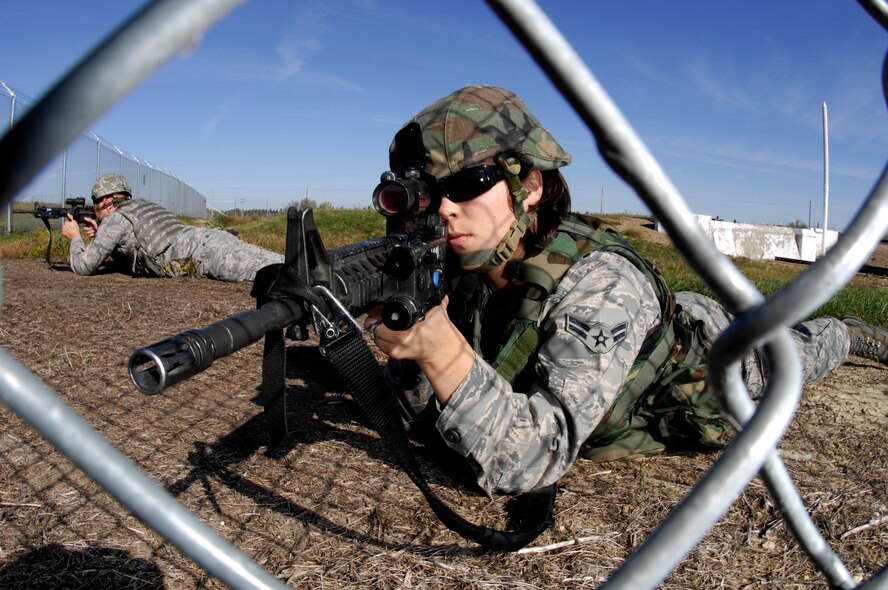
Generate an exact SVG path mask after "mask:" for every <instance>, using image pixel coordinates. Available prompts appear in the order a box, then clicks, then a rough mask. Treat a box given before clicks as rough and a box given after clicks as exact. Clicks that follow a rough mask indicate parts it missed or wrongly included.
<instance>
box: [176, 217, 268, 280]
mask: <svg viewBox="0 0 888 590" xmlns="http://www.w3.org/2000/svg"><path fill="white" fill-rule="evenodd" d="M197 234H198V235H197V236H196V238H197V243H196V244H195V248H194V254H193V256H194V258H195V259H196V260H197V261H198V271H199V272H200V273H201V274H204V275H206V276H208V277H210V278H213V279H219V280H222V281H252V280H253V278H254V277H255V276H256V271H258V270H259V269H260V268H262V267H263V266H268V265H269V264H277V263H281V262H283V261H284V255H283V254H277V253H275V252H272V251H271V250H266V249H265V248H260V247H259V246H256V245H254V244H248V243H246V242H244V241H242V240H240V239H238V238H237V237H235V236H233V235H231V234H230V233H228V232H226V231H222V230H218V229H201V230H198V232H197Z"/></svg>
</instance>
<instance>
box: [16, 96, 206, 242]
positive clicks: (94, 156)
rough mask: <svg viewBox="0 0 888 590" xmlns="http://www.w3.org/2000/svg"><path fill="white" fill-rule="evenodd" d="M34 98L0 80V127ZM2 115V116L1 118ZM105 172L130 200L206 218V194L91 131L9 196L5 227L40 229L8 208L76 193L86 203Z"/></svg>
mask: <svg viewBox="0 0 888 590" xmlns="http://www.w3.org/2000/svg"><path fill="white" fill-rule="evenodd" d="M35 102H36V101H35V100H34V99H32V98H30V97H28V96H26V95H24V94H22V93H21V92H20V91H18V90H16V89H15V88H14V87H11V86H9V85H7V84H6V83H5V82H4V81H2V80H0V117H2V118H0V121H2V123H0V128H2V129H4V130H5V129H7V128H11V127H13V125H14V124H15V123H16V122H17V121H18V120H19V119H21V118H22V117H24V116H25V115H26V114H27V112H28V110H30V109H31V108H32V107H33V106H34V104H35ZM6 114H8V117H5V116H3V115H6ZM7 125H8V127H7ZM109 172H117V173H119V174H123V175H124V176H126V177H127V179H128V180H129V181H130V186H132V189H133V198H136V199H147V200H149V201H153V202H155V203H158V204H160V205H162V206H163V207H165V208H167V209H169V210H170V211H172V212H174V213H176V214H177V215H187V216H189V217H197V218H201V219H203V218H204V217H206V197H204V195H202V194H201V193H200V192H199V191H198V190H197V189H195V188H194V187H192V186H191V185H189V184H188V183H187V182H185V181H184V180H182V179H181V178H178V177H177V176H175V175H174V174H171V173H170V172H167V171H166V170H163V169H160V168H157V167H156V166H152V165H151V163H150V162H148V161H146V160H142V159H140V158H139V157H138V156H136V155H135V154H127V153H124V152H123V150H121V149H120V148H119V147H117V146H116V145H114V144H113V143H111V142H109V141H108V140H106V139H104V138H102V137H99V136H98V135H96V133H95V132H93V131H86V132H84V133H82V134H80V135H78V136H77V137H75V138H74V139H73V141H71V143H70V144H68V145H66V146H65V147H64V148H63V149H62V150H61V152H60V153H58V154H57V155H55V157H54V158H53V159H52V160H51V161H50V162H49V163H48V164H47V165H46V166H45V167H44V168H43V169H42V171H41V172H40V173H39V174H37V175H36V176H35V177H34V178H33V179H32V180H31V181H30V182H29V183H28V184H27V185H26V186H25V187H24V188H23V189H22V190H21V191H20V192H19V193H18V194H16V195H15V200H14V201H10V202H8V203H7V204H6V207H4V208H3V217H4V220H3V224H4V226H5V229H6V231H7V232H11V231H29V230H31V229H35V228H42V227H43V224H42V223H41V222H40V220H38V219H36V218H34V217H33V216H28V215H22V214H13V211H24V210H33V208H34V207H33V205H34V203H40V204H41V205H64V203H65V199H70V198H76V197H85V198H86V201H87V203H89V195H90V190H91V189H92V185H93V183H94V182H95V180H96V178H98V177H99V176H101V175H102V174H107V173H109Z"/></svg>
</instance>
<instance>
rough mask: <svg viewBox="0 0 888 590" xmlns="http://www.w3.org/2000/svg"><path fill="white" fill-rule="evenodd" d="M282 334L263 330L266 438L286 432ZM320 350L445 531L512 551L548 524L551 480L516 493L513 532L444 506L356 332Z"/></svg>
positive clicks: (385, 383)
mask: <svg viewBox="0 0 888 590" xmlns="http://www.w3.org/2000/svg"><path fill="white" fill-rule="evenodd" d="M285 349H286V347H285V346H284V342H283V334H282V333H281V332H279V331H275V332H270V333H269V334H267V335H266V342H265V352H264V357H263V363H262V374H263V375H262V391H263V393H265V394H267V395H268V397H266V400H268V402H267V404H266V411H267V412H268V418H269V431H270V434H271V436H272V441H275V440H276V441H277V442H280V440H281V439H282V438H283V437H284V436H286V432H287V424H286V401H285V398H286V393H285V388H286V387H285V381H284V378H285V377H284V376H285V362H286V361H285V355H286V350H285ZM324 353H325V355H326V356H327V358H328V360H329V361H330V362H331V363H332V364H333V366H334V367H335V368H336V370H337V371H339V374H340V375H341V376H342V377H343V379H344V380H345V382H346V384H347V385H348V387H349V390H350V391H351V393H352V395H353V396H354V398H355V401H357V403H358V405H359V406H360V407H361V409H362V410H363V411H364V413H365V414H366V415H367V417H368V418H369V419H370V421H371V423H372V425H373V427H374V428H375V429H376V430H377V432H378V433H379V436H380V438H381V439H382V440H383V442H385V444H386V446H387V447H388V449H389V451H390V452H391V453H392V454H393V455H394V456H395V458H396V459H397V461H398V462H399V463H400V464H401V466H402V467H403V468H404V471H406V472H407V475H408V476H409V477H410V479H411V480H413V483H414V484H415V485H416V487H418V488H419V490H420V491H421V492H422V494H423V496H425V498H426V501H427V502H428V503H429V506H430V507H431V509H432V511H433V512H434V513H435V514H436V515H437V517H438V518H439V519H440V520H441V522H443V523H444V524H445V525H446V526H447V528H449V529H450V530H451V531H453V532H455V533H457V534H459V535H460V536H461V537H463V538H465V539H468V540H470V541H473V542H475V543H478V544H479V545H481V546H482V547H485V548H487V549H491V550H495V551H515V550H517V549H520V548H521V547H524V546H525V545H527V544H528V543H530V542H531V541H533V540H534V539H535V538H536V537H537V536H539V535H540V533H542V532H543V531H544V530H546V529H547V528H549V527H550V526H551V525H552V522H553V520H554V516H553V512H554V506H555V485H554V484H553V485H550V486H547V487H545V488H542V489H540V490H535V491H533V492H530V493H528V494H524V495H522V496H520V497H519V498H520V502H521V506H520V508H521V510H522V513H520V514H519V516H518V517H517V518H516V521H517V526H516V529H515V530H514V531H499V530H494V529H491V528H488V527H486V526H483V525H477V524H473V523H471V522H469V521H467V520H465V519H464V518H463V517H461V516H460V515H459V514H457V513H456V512H454V511H453V509H451V508H450V507H449V506H447V505H446V504H445V503H444V502H443V501H442V500H441V499H440V498H438V496H437V495H435V493H434V492H433V491H432V489H431V488H430V487H429V485H428V483H427V481H426V479H425V476H424V475H423V474H422V471H421V469H420V467H419V464H418V463H417V461H416V458H415V457H414V456H413V451H412V449H411V445H410V441H409V438H408V436H407V430H406V428H405V427H404V422H403V420H402V419H401V414H400V412H399V410H398V406H397V401H396V400H395V398H394V396H393V395H392V392H391V389H390V386H389V383H388V380H387V379H386V377H385V375H384V374H383V371H382V367H381V366H380V364H379V361H377V360H376V358H375V357H374V356H373V353H372V352H371V350H370V347H369V346H368V345H367V343H366V341H365V340H364V339H363V337H362V336H361V334H360V333H358V332H357V331H354V330H350V331H347V332H345V333H344V334H343V335H341V336H339V337H338V338H336V339H335V340H333V341H331V342H329V343H325V344H324Z"/></svg>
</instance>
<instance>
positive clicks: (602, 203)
mask: <svg viewBox="0 0 888 590" xmlns="http://www.w3.org/2000/svg"><path fill="white" fill-rule="evenodd" d="M598 213H599V215H604V185H603V184H602V185H601V208H600V210H599V211H598Z"/></svg>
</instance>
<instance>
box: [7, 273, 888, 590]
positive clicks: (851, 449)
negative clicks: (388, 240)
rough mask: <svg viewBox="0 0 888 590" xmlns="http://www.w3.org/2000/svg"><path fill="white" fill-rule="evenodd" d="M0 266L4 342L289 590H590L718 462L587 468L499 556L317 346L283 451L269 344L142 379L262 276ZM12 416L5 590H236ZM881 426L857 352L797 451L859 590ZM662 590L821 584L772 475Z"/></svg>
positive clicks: (802, 487) (879, 522) (883, 540)
mask: <svg viewBox="0 0 888 590" xmlns="http://www.w3.org/2000/svg"><path fill="white" fill-rule="evenodd" d="M886 266H888V265H886ZM2 268H3V273H4V281H3V296H4V298H3V307H2V315H0V344H2V345H3V346H4V347H5V348H6V349H7V350H8V351H9V352H10V354H12V355H13V356H14V357H15V358H17V359H18V360H19V361H20V362H21V363H22V364H23V365H24V366H26V367H28V368H29V369H30V370H31V371H33V372H34V373H35V374H36V375H38V376H39V377H40V378H41V379H43V380H44V381H45V382H46V383H48V384H49V385H50V386H51V387H52V388H53V389H54V390H55V391H57V392H58V394H59V396H60V397H61V398H62V399H63V400H64V401H65V402H67V403H68V404H69V405H70V406H71V407H72V408H73V409H74V410H75V411H77V412H78V413H79V414H80V415H81V416H83V417H84V418H85V419H86V420H87V421H88V422H89V423H90V424H91V425H92V426H93V427H94V428H95V429H96V430H97V431H98V432H99V433H101V434H102V435H103V436H104V437H106V438H107V439H108V440H109V441H110V442H111V443H112V444H114V445H115V446H117V447H118V448H119V449H120V450H121V451H122V452H123V453H124V454H126V455H127V456H128V457H130V458H131V459H132V461H133V462H134V463H136V464H137V465H138V466H139V467H140V468H141V469H142V470H143V471H144V472H145V473H146V474H147V475H148V476H149V477H150V478H152V479H153V480H154V481H156V482H157V483H158V484H159V485H161V486H163V487H164V488H166V489H167V490H168V491H169V492H170V493H171V494H172V495H173V496H175V497H176V498H177V499H178V500H179V501H180V502H182V503H183V504H184V505H185V506H187V507H188V508H189V509H191V510H192V511H193V512H194V513H195V514H197V515H198V516H199V517H200V518H201V519H203V520H204V521H205V522H207V523H208V524H209V525H210V526H211V527H212V528H213V529H215V530H216V531H218V533H219V534H220V535H222V536H223V537H224V538H225V539H227V540H229V541H230V542H231V543H233V544H234V545H235V546H237V547H238V548H239V549H241V550H242V551H243V552H244V553H245V554H246V555H247V556H249V557H250V558H252V559H254V560H255V561H256V562H257V563H259V564H260V565H261V566H262V567H264V568H265V569H267V570H268V571H269V572H271V573H272V574H273V575H275V576H277V577H278V578H280V579H281V580H282V581H284V582H285V583H287V584H288V585H289V586H291V587H294V588H329V589H339V588H356V587H360V588H365V587H367V588H472V589H476V588H477V589H480V588H506V587H509V588H564V587H567V588H593V587H596V586H598V585H599V584H601V583H602V582H603V581H604V580H605V579H606V578H607V576H608V575H609V573H610V572H611V571H612V570H613V569H614V568H616V567H617V566H619V564H620V563H621V562H622V561H623V560H624V559H625V558H626V557H627V556H628V555H629V554H630V553H631V552H632V550H633V548H635V547H637V546H638V545H639V544H640V543H641V542H642V541H643V540H644V539H645V538H646V537H647V536H648V534H649V533H650V532H651V531H652V530H653V529H654V528H655V527H656V525H657V524H658V523H659V522H660V521H661V520H662V519H663V518H664V517H665V516H666V515H667V514H668V513H669V512H670V511H671V510H672V509H673V508H674V507H675V506H676V505H677V503H678V502H679V501H680V500H681V498H682V497H683V496H684V495H685V494H686V493H687V492H688V490H690V489H691V487H692V486H693V485H694V484H695V482H697V481H698V479H699V478H700V477H701V476H702V475H703V474H704V473H705V471H706V469H707V468H708V466H709V465H710V464H711V463H712V462H713V460H714V459H715V457H716V456H715V455H712V454H708V455H704V454H673V455H667V456H661V457H656V458H650V459H645V460H641V461H635V462H626V463H612V464H592V463H588V462H584V461H580V462H579V463H578V464H577V465H575V466H574V467H573V468H572V469H571V471H570V472H569V473H568V475H567V476H566V477H565V478H564V479H563V480H562V482H561V484H560V486H559V491H558V498H557V501H556V511H557V520H556V525H555V527H554V528H552V529H551V530H549V531H547V532H546V533H544V534H543V535H542V536H541V537H540V538H539V539H537V541H535V542H534V543H533V546H534V547H536V548H538V549H539V550H538V551H533V552H524V553H519V554H505V555H503V554H494V553H489V552H485V551H482V550H479V549H477V548H476V547H474V546H472V545H471V544H470V543H467V542H465V541H462V540H461V539H459V538H458V537H457V536H455V535H454V534H453V533H451V532H449V531H448V530H447V529H446V528H445V527H444V526H443V525H441V524H440V523H439V522H438V520H437V519H436V518H435V517H434V515H433V514H432V513H431V511H430V510H429V509H428V507H427V505H426V504H425V501H424V500H423V498H422V496H421V495H420V493H419V492H418V491H417V490H416V488H415V487H414V486H413V484H412V483H411V482H410V481H409V479H408V478H407V477H406V476H405V475H404V474H403V473H402V472H401V471H399V470H398V469H397V468H396V467H395V466H394V465H393V464H392V461H391V459H390V457H389V455H388V454H387V452H386V450H385V448H384V446H383V445H382V444H381V443H380V441H379V439H378V437H377V436H376V435H375V433H374V432H373V431H372V430H370V429H368V428H367V427H366V426H365V425H364V422H363V420H362V417H361V415H360V412H359V410H358V409H357V407H356V406H355V405H354V403H353V402H352V401H351V399H350V397H349V396H348V395H347V393H346V392H345V391H344V387H343V386H342V384H341V382H340V381H339V380H338V379H337V377H336V375H335V374H334V373H333V372H332V371H331V370H330V369H329V368H327V367H326V366H325V364H324V362H325V361H323V360H322V359H321V358H320V356H319V355H318V352H317V350H316V348H315V347H314V343H313V342H312V341H309V342H307V343H304V344H300V345H298V346H297V347H295V348H294V349H293V350H292V351H291V356H290V359H291V361H292V362H291V363H290V367H291V372H290V374H289V377H290V379H289V381H288V384H289V393H290V395H291V396H292V398H293V399H294V400H295V401H296V403H297V406H298V410H297V413H298V416H297V418H298V420H297V425H298V426H297V429H296V430H297V432H296V433H295V435H294V436H293V437H292V439H291V440H290V441H288V443H287V444H286V445H285V447H284V448H283V449H282V450H281V452H279V453H278V454H276V455H275V456H272V455H270V454H269V453H268V452H267V449H266V444H267V437H266V431H265V426H264V418H263V416H262V413H261V406H260V405H259V403H258V400H257V386H258V384H259V377H260V363H261V344H258V343H257V344H255V345H251V346H250V347H248V348H246V349H244V350H242V351H239V352H237V353H235V354H233V355H232V356H230V357H228V358H226V359H221V360H219V361H217V362H216V363H215V364H214V365H213V366H212V367H210V369H208V370H207V371H205V372H203V373H201V374H200V375H198V376H196V377H194V378H192V379H191V380H189V381H186V382H183V383H181V384H179V385H177V386H175V387H174V388H173V389H171V390H170V391H168V392H166V393H164V394H162V395H157V396H144V395H141V394H140V393H138V392H137V391H136V390H135V389H134V388H133V387H132V386H131V385H130V383H129V381H128V377H127V373H126V365H127V360H128V358H129V355H130V353H131V352H132V351H133V350H134V349H136V348H138V347H139V346H142V345H146V344H150V343H153V342H156V341H158V340H161V339H164V338H166V337H168V336H170V335H172V334H175V333H178V332H180V331H182V330H185V329H188V328H194V327H204V326H206V325H208V324H210V323H212V322H214V321H216V320H218V319H221V318H224V317H227V316H229V315H232V314H234V313H237V312H239V311H242V310H245V309H249V308H251V307H252V306H253V305H254V302H253V300H252V299H251V298H250V296H249V288H250V287H249V285H247V284H226V283H221V282H216V281H210V280H205V279H188V278H183V279H163V280H160V279H133V278H130V277H126V276H123V275H113V274H108V275H100V276H94V277H78V276H75V275H73V274H71V273H69V272H59V271H51V270H49V269H48V268H47V267H46V266H45V265H44V264H43V263H42V261H39V260H7V261H3V262H2ZM886 287H888V283H886ZM0 420H2V421H3V423H4V424H5V426H4V428H3V429H2V433H0V523H2V525H0V587H2V588H139V589H142V588H150V589H159V588H165V589H170V590H173V589H175V590H179V589H190V588H220V587H222V584H221V583H220V582H219V581H218V580H215V579H213V578H211V577H209V576H208V575H207V574H206V573H205V572H203V571H202V570H201V569H200V568H199V567H197V566H196V565H195V564H194V563H193V562H191V561H190V560H189V559H187V558H185V557H184V556H183V555H182V554H180V553H179V552H178V551H177V550H176V549H175V548H174V547H172V546H171V545H170V544H168V543H166V542H165V541H164V540H163V539H162V538H160V537H159V536H158V535H157V534H156V533H154V532H153V531H152V530H150V529H149V528H148V527H147V526H145V525H144V524H142V523H141V522H139V521H138V520H137V519H135V518H134V517H133V516H132V515H130V514H129V513H128V512H127V511H126V509H124V508H123V507H122V506H121V505H119V504H118V503H117V502H116V501H115V500H114V499H113V498H111V497H110V496H109V495H108V494H107V493H105V492H104V491H103V490H102V489H100V488H99V487H98V486H97V485H96V484H95V483H93V482H92V481H91V480H90V479H89V478H87V477H86V476H85V475H84V474H83V473H82V472H80V471H79V470H77V469H76V468H74V467H73V466H72V465H71V464H70V463H69V462H68V460H67V459H66V458H64V457H63V456H62V455H61V454H60V453H59V452H58V451H56V450H55V449H54V448H53V447H52V446H51V445H49V444H48V443H47V442H46V441H45V440H43V439H42V438H41V437H40V436H39V435H38V434H36V433H35V432H34V431H33V430H32V429H31V428H30V427H29V426H28V425H27V424H25V423H24V422H23V421H22V420H21V419H20V418H19V417H17V416H16V415H14V414H13V413H12V412H10V411H9V410H7V409H6V408H5V407H3V408H0ZM886 428H888V368H886V367H883V366H880V365H878V364H875V363H871V362H868V361H857V360H855V361H854V362H853V363H852V364H847V365H845V366H843V367H842V368H840V369H839V370H837V371H836V372H834V373H833V374H832V375H830V376H828V377H827V378H826V379H824V380H823V381H821V382H818V383H815V384H810V385H808V386H807V387H806V388H805V391H804V394H803V399H802V402H801V406H800V407H799V409H798V412H797V416H796V419H795V420H794V421H793V423H792V425H791V427H790V431H789V433H788V434H787V436H786V438H785V439H784V441H783V443H782V444H781V449H782V451H783V454H784V461H785V463H786V466H787V469H788V470H789V472H790V474H791V475H792V477H793V479H794V481H795V483H796V486H797V488H798V489H799V491H800V494H801V497H802V499H803V500H804V502H805V504H806V506H807V507H808V509H809V511H810V512H811V514H812V515H813V518H814V521H815V523H816V524H817V525H818V527H819V529H820V531H821V532H822V534H823V535H824V536H825V538H826V540H827V541H828V542H829V544H830V545H831V546H832V547H833V549H834V550H835V551H836V552H837V553H838V555H839V557H840V558H841V559H842V560H843V562H844V563H845V564H846V566H847V567H848V569H849V570H850V571H851V572H852V574H854V575H855V577H856V578H857V579H858V580H860V579H864V578H867V577H869V576H871V575H872V574H873V573H874V572H876V571H878V570H879V569H880V568H881V567H882V566H883V565H884V564H885V563H886V562H888V522H886V519H885V515H886V514H888V484H886V481H888V445H886V444H885V432H886ZM421 457H423V455H421ZM423 462H424V464H425V466H426V471H427V473H428V475H429V476H430V479H431V481H432V482H433V485H434V487H435V489H436V490H437V491H439V492H440V493H441V494H442V495H443V496H444V497H445V498H446V500H447V501H448V502H450V503H451V505H453V506H455V507H457V508H458V509H459V510H460V511H462V512H463V513H464V514H465V515H466V516H468V517H469V518H472V519H475V520H478V521H484V522H487V523H492V524H496V523H498V522H499V518H500V517H499V515H500V514H501V513H502V508H503V505H504V502H503V501H502V499H501V498H495V499H492V500H491V499H488V498H485V497H483V496H482V495H480V494H479V493H477V491H476V490H475V489H474V488H473V487H471V485H470V484H469V483H468V482H466V481H462V480H459V479H453V478H452V477H451V476H449V475H448V474H445V473H443V472H441V471H439V470H436V469H435V468H434V467H433V466H432V465H431V464H430V463H429V462H428V461H425V460H424V459H423ZM571 540H574V541H576V542H574V543H573V544H569V545H567V546H563V547H555V546H554V545H555V544H557V543H560V542H565V541H571ZM661 587H662V588H670V589H672V588H674V589H679V588H681V589H686V588H753V587H778V588H826V587H827V585H826V583H825V582H824V579H823V577H822V576H820V575H819V574H818V573H817V571H816V570H815V568H814V567H813V566H812V565H811V562H810V561H809V560H808V558H807V556H806V555H805V554H804V552H803V551H801V550H800V549H799V548H798V545H797V543H796V542H795V541H794V539H793V538H792V536H791V535H790V534H789V533H788V532H787V530H786V528H785V526H784V524H783V521H782V520H781V518H780V515H779V513H778V512H777V510H776V509H775V506H774V502H773V501H772V500H771V499H770V496H769V495H768V492H767V489H766V488H765V486H764V484H762V483H761V481H759V480H756V481H754V482H753V483H752V484H751V485H750V486H749V487H748V488H747V489H746V491H745V492H744V493H743V494H742V495H741V497H740V498H739V499H738V500H737V501H736V502H735V503H734V504H733V506H732V508H731V509H730V510H729V511H728V513H727V514H726V515H725V516H724V518H723V519H722V520H721V521H720V522H719V524H717V525H716V526H715V527H714V528H713V529H712V530H711V531H710V532H709V533H708V534H707V535H706V537H705V538H704V540H703V542H702V543H701V544H700V545H699V546H698V547H697V548H696V549H695V550H694V551H693V552H692V553H691V554H690V555H689V556H688V557H687V558H686V559H685V560H684V561H683V562H682V564H681V565H680V566H679V567H678V568H677V569H676V570H675V572H673V573H672V574H671V575H670V576H669V578H667V579H666V581H665V582H664V583H663V584H662V586H661Z"/></svg>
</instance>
